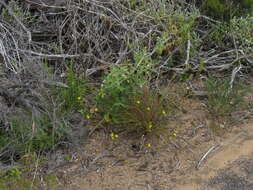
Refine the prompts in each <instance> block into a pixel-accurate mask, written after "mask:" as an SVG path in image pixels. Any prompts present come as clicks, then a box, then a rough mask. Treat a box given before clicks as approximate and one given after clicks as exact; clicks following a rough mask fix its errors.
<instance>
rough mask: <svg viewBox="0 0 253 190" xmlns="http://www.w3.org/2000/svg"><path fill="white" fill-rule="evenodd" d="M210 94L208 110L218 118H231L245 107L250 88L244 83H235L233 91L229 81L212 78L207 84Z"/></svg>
mask: <svg viewBox="0 0 253 190" xmlns="http://www.w3.org/2000/svg"><path fill="white" fill-rule="evenodd" d="M205 85H206V90H207V92H208V105H207V106H208V110H209V112H210V113H211V115H212V116H214V117H216V118H229V117H230V116H231V114H232V113H233V112H234V111H238V110H240V108H242V107H243V105H244V98H245V95H246V94H247V92H248V87H247V86H246V85H243V84H242V83H239V82H237V83H235V84H234V86H233V88H232V89H231V86H230V80H229V79H215V78H213V77H210V78H209V79H208V80H207V81H206V82H205Z"/></svg>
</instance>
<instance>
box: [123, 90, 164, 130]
mask: <svg viewBox="0 0 253 190" xmlns="http://www.w3.org/2000/svg"><path fill="white" fill-rule="evenodd" d="M165 105H166V104H165V101H164V99H163V97H161V96H160V94H159V93H158V92H157V91H155V90H151V89H150V88H148V87H143V88H141V89H139V90H138V93H136V94H134V95H133V96H130V97H129V99H128V104H127V107H126V108H125V109H123V110H121V111H120V116H121V117H120V118H121V126H120V127H121V128H123V129H124V130H125V131H126V132H128V133H136V134H152V133H155V132H156V131H158V130H159V129H161V128H162V127H163V126H164V124H165V123H164V121H165V118H166V115H167V108H166V106H165Z"/></svg>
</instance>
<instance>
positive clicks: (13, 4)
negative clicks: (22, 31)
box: [1, 0, 35, 25]
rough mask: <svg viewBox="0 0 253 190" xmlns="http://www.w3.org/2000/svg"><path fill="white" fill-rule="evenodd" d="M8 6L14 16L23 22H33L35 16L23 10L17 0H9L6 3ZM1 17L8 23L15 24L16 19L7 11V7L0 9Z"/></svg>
mask: <svg viewBox="0 0 253 190" xmlns="http://www.w3.org/2000/svg"><path fill="white" fill-rule="evenodd" d="M8 6H9V7H10V9H11V10H12V12H13V13H14V14H15V16H16V17H17V18H18V19H19V20H20V21H21V22H22V23H24V24H29V23H30V22H34V21H35V20H34V19H35V18H34V17H32V16H31V14H30V12H27V11H24V10H23V8H22V7H21V6H19V4H18V2H17V1H15V0H11V1H10V2H9V3H8ZM1 15H2V18H3V20H5V21H7V22H8V23H9V24H10V23H11V24H14V25H17V23H16V21H15V20H14V18H13V16H12V15H11V14H10V13H9V12H8V10H7V9H3V10H2V14H1Z"/></svg>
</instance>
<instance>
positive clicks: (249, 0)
mask: <svg viewBox="0 0 253 190" xmlns="http://www.w3.org/2000/svg"><path fill="white" fill-rule="evenodd" d="M202 11H203V12H204V13H205V14H206V15H208V16H211V17H213V18H215V19H220V20H224V21H228V20H229V19H231V18H233V17H234V16H239V17H240V16H242V15H247V14H252V13H253V0H240V1H238V0H205V1H204V3H203V4H202Z"/></svg>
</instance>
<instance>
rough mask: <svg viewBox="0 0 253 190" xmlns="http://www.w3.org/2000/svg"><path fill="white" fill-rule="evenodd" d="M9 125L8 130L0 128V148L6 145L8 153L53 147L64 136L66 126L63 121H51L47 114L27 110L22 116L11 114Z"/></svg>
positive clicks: (21, 152) (20, 152) (22, 152)
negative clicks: (34, 113) (37, 113)
mask: <svg viewBox="0 0 253 190" xmlns="http://www.w3.org/2000/svg"><path fill="white" fill-rule="evenodd" d="M10 125H11V126H10V130H9V131H8V132H6V131H4V129H2V128H1V131H0V133H1V141H0V142H1V148H3V147H5V146H7V147H8V148H9V150H10V151H11V152H12V153H10V154H13V153H14V154H19V155H23V154H25V153H27V152H34V151H35V152H36V151H41V150H48V149H51V148H53V147H54V146H55V144H56V143H57V142H59V140H60V139H62V138H63V137H64V136H66V128H67V126H65V125H64V124H63V122H57V124H54V123H52V119H51V118H50V116H49V115H46V114H44V115H40V116H33V115H31V113H28V112H27V115H26V116H25V117H24V116H23V117H22V118H20V117H19V116H18V115H17V116H12V119H11V122H10ZM10 142H11V143H10ZM9 143H10V144H9Z"/></svg>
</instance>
